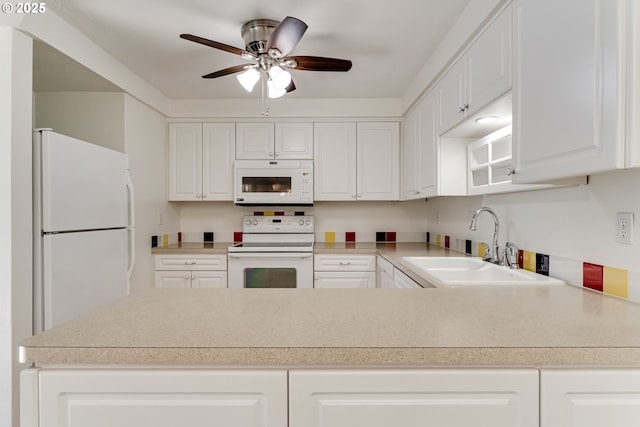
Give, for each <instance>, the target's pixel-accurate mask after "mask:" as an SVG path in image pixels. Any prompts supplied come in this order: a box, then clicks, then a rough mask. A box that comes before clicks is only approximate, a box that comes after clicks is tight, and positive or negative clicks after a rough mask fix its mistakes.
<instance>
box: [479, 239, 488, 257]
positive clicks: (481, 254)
mask: <svg viewBox="0 0 640 427" xmlns="http://www.w3.org/2000/svg"><path fill="white" fill-rule="evenodd" d="M486 255H487V247H486V246H485V245H484V244H483V243H481V242H478V256H479V257H480V258H484V257H485V256H486Z"/></svg>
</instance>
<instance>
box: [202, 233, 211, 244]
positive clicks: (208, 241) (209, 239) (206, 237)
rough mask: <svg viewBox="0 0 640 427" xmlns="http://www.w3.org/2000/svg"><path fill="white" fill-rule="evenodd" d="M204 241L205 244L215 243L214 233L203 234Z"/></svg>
mask: <svg viewBox="0 0 640 427" xmlns="http://www.w3.org/2000/svg"><path fill="white" fill-rule="evenodd" d="M202 239H203V241H204V242H205V243H213V231H205V232H204V233H202Z"/></svg>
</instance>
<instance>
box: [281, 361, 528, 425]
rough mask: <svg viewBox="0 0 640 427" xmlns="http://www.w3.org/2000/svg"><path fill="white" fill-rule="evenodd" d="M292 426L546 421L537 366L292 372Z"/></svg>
mask: <svg viewBox="0 0 640 427" xmlns="http://www.w3.org/2000/svg"><path fill="white" fill-rule="evenodd" d="M289 399H290V406H289V426H290V427H353V426H367V427H388V426H398V427H424V426H447V427H468V426H492V427H538V371H537V370H535V369H433V370H429V369H416V370H410V369H396V370H383V369H381V370H367V369H363V370H346V369H345V370H315V371H312V370H292V371H291V372H290V373H289Z"/></svg>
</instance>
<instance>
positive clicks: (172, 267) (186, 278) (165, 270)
mask: <svg viewBox="0 0 640 427" xmlns="http://www.w3.org/2000/svg"><path fill="white" fill-rule="evenodd" d="M155 285H156V288H226V287H227V256H226V255H200V254H189V255H155Z"/></svg>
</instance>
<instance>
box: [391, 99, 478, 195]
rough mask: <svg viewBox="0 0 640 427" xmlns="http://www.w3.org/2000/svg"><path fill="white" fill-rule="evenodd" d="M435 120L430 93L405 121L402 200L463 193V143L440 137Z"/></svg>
mask: <svg viewBox="0 0 640 427" xmlns="http://www.w3.org/2000/svg"><path fill="white" fill-rule="evenodd" d="M436 117H437V113H436V92H435V91H430V92H429V93H427V94H426V95H425V97H424V98H423V99H422V100H421V101H420V102H419V103H418V105H416V107H415V108H414V109H413V110H412V111H411V112H410V113H409V115H408V116H407V118H406V120H405V124H404V141H403V144H404V145H403V153H402V165H403V186H402V188H403V191H402V193H403V194H402V198H403V200H411V199H420V198H425V197H433V196H459V195H465V194H466V192H467V181H466V174H467V168H466V164H467V159H466V156H467V154H466V140H464V139H460V138H440V137H439V136H438V132H437V123H436Z"/></svg>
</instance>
